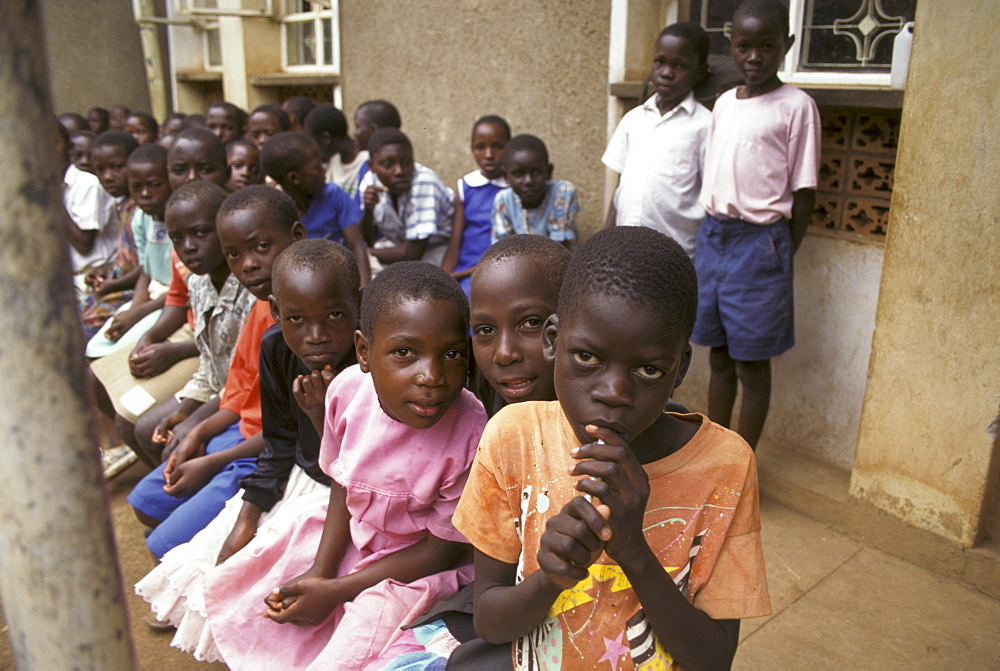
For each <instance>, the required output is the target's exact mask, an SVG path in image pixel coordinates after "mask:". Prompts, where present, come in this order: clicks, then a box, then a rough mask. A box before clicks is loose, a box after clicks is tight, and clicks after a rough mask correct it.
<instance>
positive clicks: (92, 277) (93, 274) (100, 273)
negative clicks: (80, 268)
mask: <svg viewBox="0 0 1000 671" xmlns="http://www.w3.org/2000/svg"><path fill="white" fill-rule="evenodd" d="M109 277H111V268H110V267H108V266H101V267H100V268H94V269H93V270H91V271H90V272H89V273H87V274H86V275H85V276H84V278H83V281H84V283H85V284H86V285H87V286H88V287H90V288H91V289H93V290H94V293H97V292H98V290H99V289H100V286H101V284H102V283H103V282H104V281H105V280H107V279H108V278H109Z"/></svg>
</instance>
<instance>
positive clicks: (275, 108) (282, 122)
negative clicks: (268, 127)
mask: <svg viewBox="0 0 1000 671" xmlns="http://www.w3.org/2000/svg"><path fill="white" fill-rule="evenodd" d="M257 112H263V113H265V114H270V115H271V116H273V117H274V118H275V119H277V121H278V128H279V129H281V130H288V129H289V128H291V127H292V121H291V119H289V118H288V113H287V112H285V110H283V109H281V105H275V104H274V103H264V104H263V105H257V107H255V108H254V110H253V112H250V116H253V115H254V114H256V113H257ZM249 120H250V119H249V117H248V118H247V121H249Z"/></svg>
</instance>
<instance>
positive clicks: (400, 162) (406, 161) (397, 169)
mask: <svg viewBox="0 0 1000 671" xmlns="http://www.w3.org/2000/svg"><path fill="white" fill-rule="evenodd" d="M369 166H370V167H371V169H372V172H374V173H375V174H376V175H377V176H378V178H379V181H380V182H382V184H383V185H385V187H386V188H387V189H388V190H389V195H391V196H399V195H402V194H404V193H406V192H407V191H409V189H410V185H411V184H413V173H414V171H415V170H416V168H415V166H414V163H413V148H412V147H407V146H406V145H405V144H385V145H382V147H381V148H380V149H379V150H378V152H376V153H375V154H374V155H373V156H372V157H371V160H370V161H369Z"/></svg>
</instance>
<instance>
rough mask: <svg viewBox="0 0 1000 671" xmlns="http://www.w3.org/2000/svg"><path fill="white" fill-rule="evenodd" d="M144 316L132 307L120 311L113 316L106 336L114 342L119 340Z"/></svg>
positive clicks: (105, 333)
mask: <svg viewBox="0 0 1000 671" xmlns="http://www.w3.org/2000/svg"><path fill="white" fill-rule="evenodd" d="M142 317H143V316H142V315H141V314H139V313H138V312H137V311H136V310H133V309H132V308H129V309H128V310H123V311H122V312H119V313H118V314H116V315H115V316H114V317H112V318H111V326H109V327H108V330H107V331H105V332H104V337H105V338H107V339H108V340H110V341H112V342H118V339H119V338H121V337H122V336H123V335H125V333H126V332H127V331H128V330H129V329H130V328H132V327H133V326H135V325H136V324H138V323H139V320H140V319H142Z"/></svg>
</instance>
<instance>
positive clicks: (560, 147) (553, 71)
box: [340, 0, 611, 232]
mask: <svg viewBox="0 0 1000 671" xmlns="http://www.w3.org/2000/svg"><path fill="white" fill-rule="evenodd" d="M400 7H401V5H400V4H399V3H398V2H391V1H390V0H366V1H365V2H341V3H340V20H341V27H340V34H341V54H342V59H343V66H342V70H343V82H344V83H343V93H344V110H345V113H346V114H347V115H348V118H349V119H351V121H352V128H353V114H354V109H355V108H356V107H357V106H358V104H359V103H361V102H364V101H365V100H368V99H372V98H384V99H386V100H389V101H391V102H392V103H393V104H395V105H396V106H397V107H398V108H399V110H400V114H401V115H402V117H403V131H404V132H405V133H407V135H409V137H410V139H411V140H412V141H413V144H414V151H415V154H416V158H417V160H418V161H419V162H421V163H423V164H425V165H427V166H428V167H430V168H432V169H434V170H435V171H437V172H438V174H439V175H441V177H442V178H443V179H444V180H445V182H446V183H447V184H448V185H450V186H452V188H454V185H455V182H456V181H457V180H458V178H460V177H461V176H462V175H464V174H466V173H467V172H469V171H471V170H473V169H475V167H476V166H475V163H474V162H473V160H472V155H471V154H470V152H469V140H470V135H471V132H472V124H473V122H474V121H475V120H476V119H477V118H478V117H480V116H482V115H484V114H494V113H495V114H500V115H501V116H503V117H504V118H505V119H507V121H508V122H509V123H510V124H511V127H512V128H513V131H514V133H515V134H516V133H532V134H534V135H537V136H539V137H540V138H542V140H544V141H545V143H546V145H547V146H548V148H549V155H550V158H551V160H552V162H553V163H554V164H555V174H554V178H555V179H567V180H569V181H571V182H573V184H574V185H575V186H576V188H577V193H578V194H579V196H580V206H581V212H580V217H579V219H578V225H579V226H580V227H581V229H583V230H584V231H586V232H593V231H594V230H596V229H597V227H599V225H600V223H601V222H602V221H603V212H602V209H603V205H602V200H603V196H604V169H603V166H602V164H601V155H602V154H603V153H604V144H605V142H606V139H607V136H606V133H607V131H606V125H607V105H608V96H607V87H608V85H607V78H608V31H609V16H610V11H611V4H610V0H601V1H599V2H570V1H568V0H564V1H562V2H546V3H538V2H525V1H523V0H521V1H518V2H511V3H498V2H487V1H485V0H463V2H450V1H446V0H414V1H413V2H407V3H405V9H406V11H405V12H400V11H399V9H400Z"/></svg>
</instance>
